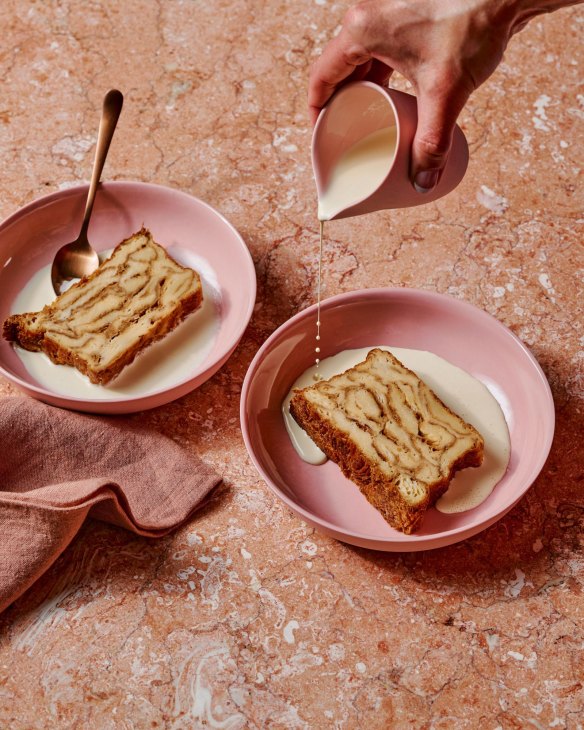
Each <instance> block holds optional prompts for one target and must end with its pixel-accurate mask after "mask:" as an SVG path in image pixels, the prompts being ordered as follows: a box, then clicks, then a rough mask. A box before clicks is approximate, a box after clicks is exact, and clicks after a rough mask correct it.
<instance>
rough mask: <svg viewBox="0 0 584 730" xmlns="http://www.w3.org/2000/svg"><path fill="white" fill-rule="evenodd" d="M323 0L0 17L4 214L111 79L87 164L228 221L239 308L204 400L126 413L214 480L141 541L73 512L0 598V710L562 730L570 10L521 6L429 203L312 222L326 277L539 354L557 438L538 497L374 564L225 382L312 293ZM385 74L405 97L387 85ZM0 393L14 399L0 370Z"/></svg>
mask: <svg viewBox="0 0 584 730" xmlns="http://www.w3.org/2000/svg"><path fill="white" fill-rule="evenodd" d="M343 11H344V5H343V4H341V3H332V2H327V1H326V0H317V1H316V2H312V1H309V0H298V1H297V2H294V3H284V2H270V3H258V2H252V1H251V0H247V1H246V0H221V1H220V2H215V3H207V4H202V3H195V2H186V1H182V2H181V1H180V0H176V1H175V2H152V1H150V0H128V2H126V3H116V2H113V1H111V0H109V1H105V2H91V3H81V2H80V1H79V0H63V1H60V2H57V1H56V0H52V1H49V2H45V3H41V2H34V1H33V0H22V1H20V0H19V1H18V2H17V1H16V0H4V2H3V3H2V6H1V7H0V21H1V24H2V30H3V32H2V39H1V41H0V70H1V75H2V79H3V87H2V99H1V101H0V169H2V178H1V180H0V189H1V195H0V217H2V218H4V217H6V216H7V215H9V214H10V213H12V212H13V211H14V210H15V209H17V208H18V207H20V206H21V205H23V204H25V203H27V202H29V201H30V200H32V199H34V198H35V197H38V196H39V195H41V194H44V193H46V192H50V191H52V190H57V189H59V188H60V187H65V186H68V185H74V184H79V183H81V182H84V181H86V180H87V178H88V176H89V171H90V167H91V160H92V155H93V142H94V136H95V127H96V120H97V117H98V109H99V107H100V104H101V98H102V96H103V93H104V92H105V90H106V89H107V88H110V87H112V86H118V87H119V88H121V89H122V90H123V91H124V93H125V97H126V105H125V109H124V111H123V114H122V118H121V120H120V124H119V129H118V132H117V134H116V138H115V140H114V143H113V145H112V149H111V152H110V157H109V160H108V163H107V167H106V175H107V176H108V177H109V178H110V179H135V180H144V181H149V182H155V183H159V184H163V185H170V186H173V187H177V188H179V189H181V190H185V191H186V192H190V193H192V194H194V195H197V196H199V197H201V198H203V199H204V200H206V201H208V202H209V203H210V204H211V205H213V206H215V207H216V208H217V209H218V210H219V211H220V212H221V213H223V214H224V215H225V216H227V217H228V218H229V219H230V220H231V221H232V223H233V224H234V225H235V226H236V227H237V228H238V230H239V231H240V232H241V233H242V235H243V236H244V238H245V240H246V241H247V243H248V245H249V248H250V251H251V253H252V255H253V258H254V261H255V264H256V270H257V274H258V284H259V287H258V300H257V305H256V309H255V313H254V316H253V318H252V322H251V324H250V327H249V328H248V330H247V332H246V335H245V336H244V339H243V340H242V343H241V345H240V346H239V348H238V349H237V351H236V353H235V354H234V356H233V357H232V359H230V361H229V362H228V363H227V364H226V365H225V366H224V368H223V369H222V370H221V371H220V372H219V373H217V375H215V376H214V377H213V378H212V379H211V380H210V381H209V382H207V383H206V384H205V385H204V386H203V387H201V388H200V389H199V390H197V391H195V392H193V393H191V394H189V395H187V396H185V397H183V398H182V399H180V400H179V401H176V402H174V403H171V404H169V405H167V406H164V407H162V408H159V409H157V410H154V411H150V412H146V413H143V414H139V415H136V416H135V418H136V420H139V421H140V422H142V423H144V424H146V425H150V426H151V427H152V428H154V429H157V430H160V431H162V432H165V433H168V434H170V435H171V436H172V437H173V438H174V439H175V440H176V441H178V442H179V443H180V444H182V445H184V447H185V448H187V449H192V450H194V451H195V452H197V453H198V454H200V455H201V456H202V457H203V458H204V459H206V460H208V461H209V462H211V463H213V464H214V465H215V466H216V467H217V469H218V470H219V471H220V472H221V473H222V474H223V475H224V477H225V483H224V486H223V487H222V488H221V490H220V491H219V493H218V494H217V495H216V496H215V498H214V499H213V501H212V502H211V504H210V505H209V506H208V507H207V508H206V509H205V511H204V512H203V513H201V514H199V515H198V516H197V517H196V518H195V519H194V520H193V521H192V523H190V524H189V525H188V526H186V527H185V528H183V529H181V530H180V531H179V532H177V533H176V534H174V535H172V536H170V537H168V538H165V539H163V540H159V541H148V540H143V539H138V538H135V537H133V536H131V535H130V534H128V533H126V532H124V531H122V530H119V529H115V528H113V527H108V526H106V525H103V524H100V523H97V522H89V523H87V524H86V525H85V527H84V529H83V530H82V532H81V534H80V535H79V537H78V539H77V540H76V541H75V542H74V544H72V545H71V547H70V548H69V549H68V550H67V551H66V552H65V553H64V554H63V555H62V556H61V558H60V559H59V561H58V562H57V563H56V564H55V565H54V567H53V568H52V569H51V570H50V571H49V572H48V573H47V574H46V575H45V576H44V578H43V579H41V580H40V581H39V582H38V583H37V584H36V585H35V586H34V587H33V588H32V589H31V590H30V591H29V592H28V593H27V594H26V595H25V596H23V597H22V598H21V599H20V600H19V601H18V602H17V603H16V604H15V605H13V606H12V607H11V608H10V609H8V610H7V611H6V612H5V613H4V614H3V615H2V616H1V617H0V624H1V633H0V727H3V728H100V729H101V728H145V727H152V728H154V727H159V728H162V727H164V728H166V727H168V728H199V727H218V728H248V727H249V728H264V727H265V728H368V729H369V728H388V727H389V728H394V727H395V728H402V727H403V728H420V729H422V728H424V729H429V728H432V729H444V730H449V729H450V728H475V727H476V728H492V730H495V729H496V728H503V729H504V730H508V729H511V728H538V729H540V728H566V729H568V730H577V729H578V728H582V727H583V726H584V689H583V683H584V656H583V653H584V650H583V646H584V633H583V630H582V625H583V624H582V620H583V617H584V616H583V613H584V600H583V598H582V586H583V581H584V564H583V550H582V548H583V538H582V535H583V534H584V533H583V528H584V497H583V495H582V484H583V482H582V456H581V448H580V442H581V433H582V424H583V416H582V351H581V338H582V329H581V324H582V305H581V301H580V300H579V298H578V295H579V294H581V288H582V285H581V278H580V277H581V270H582V263H583V256H582V247H581V244H582V232H583V231H582V208H583V195H582V183H581V170H580V168H581V165H582V141H583V137H584V133H583V125H582V119H583V116H584V100H583V97H582V94H581V86H579V82H580V79H581V75H582V44H581V28H582V11H581V10H580V9H578V8H574V9H569V10H564V11H560V12H558V13H556V14H554V15H552V16H549V17H545V18H542V19H540V20H536V21H534V22H533V23H532V24H531V26H530V27H529V28H528V29H527V30H526V31H525V32H524V33H522V34H521V36H519V37H517V38H516V39H515V40H514V41H513V42H512V44H511V46H510V48H509V49H508V52H507V54H506V56H505V60H504V62H503V64H502V65H501V66H500V67H499V69H498V70H497V72H496V74H495V75H494V76H493V77H492V79H491V80H490V81H489V82H487V84H486V85H485V86H484V87H482V88H481V89H480V90H479V92H478V93H477V94H476V95H475V96H474V97H473V98H472V100H471V102H470V104H469V105H468V107H467V108H466V110H465V111H464V112H463V114H462V117H461V120H460V121H461V125H462V126H463V129H464V130H465V133H466V135H467V137H468V140H469V143H470V150H471V159H470V165H469V170H468V173H467V176H466V178H465V180H464V181H463V183H462V184H461V186H460V187H459V188H458V189H457V190H456V191H455V192H454V193H453V194H451V195H450V196H449V197H447V198H445V199H443V200H440V201H438V202H436V203H432V204H430V205H428V206H424V207H421V208H417V209H411V210H402V211H396V212H393V213H390V212H387V213H379V214H375V215H372V216H370V217H367V218H359V219H353V220H346V221H339V222H337V223H335V224H334V227H333V224H331V226H330V238H329V239H328V241H327V245H326V249H325V258H324V260H325V280H324V286H325V288H324V294H325V296H331V295H333V294H337V293H340V292H343V291H350V290H352V289H359V288H364V287H374V286H387V285H391V286H400V285H403V286H414V287H419V288H425V289H430V290H434V291H439V292H445V293H449V294H451V295H454V296H455V297H459V298H461V299H465V300H467V301H470V302H472V303H473V304H476V305H478V306H479V307H481V308H483V309H485V310H486V311H488V312H490V313H491V314H494V315H495V316H496V317H498V318H499V319H500V320H501V321H502V322H504V323H505V324H506V325H507V326H509V327H510V328H511V329H512V330H513V331H514V332H515V333H516V334H517V335H518V336H519V337H520V338H521V339H522V340H523V341H524V342H525V343H526V344H527V345H528V346H529V347H530V348H531V349H532V351H533V353H534V354H535V356H536V357H537V358H538V360H539V362H540V363H541V365H542V367H543V368H544V370H545V372H546V374H547V376H548V378H549V380H550V383H551V386H552V390H553V394H554V399H555V403H556V415H557V430H556V438H555V441H554V445H553V447H552V452H551V454H550V457H549V460H548V462H547V464H546V466H545V468H544V470H543V472H542V474H541V476H540V478H539V479H538V480H537V482H536V483H535V485H534V487H533V488H532V489H531V490H530V492H529V493H528V494H527V496H526V497H525V498H524V499H523V500H522V501H521V502H520V503H519V504H518V505H517V507H516V508H515V509H514V510H513V511H512V512H511V513H509V514H508V515H507V516H506V517H505V518H504V519H502V520H501V521H500V522H498V523H497V524H496V525H494V526H493V527H491V528H490V529H489V530H487V531H486V532H484V533H482V534H480V535H478V536H476V537H474V538H472V539H470V540H468V541H466V542H464V543H461V544H459V545H455V546H452V547H449V548H445V549H441V550H437V551H432V552H426V553H420V554H410V555H408V554H398V555H385V554H381V553H376V552H368V551H365V550H361V549H357V548H351V547H348V546H346V545H343V544H341V543H338V542H335V541H333V540H331V539H329V538H326V537H323V536H321V535H319V534H318V533H316V532H314V531H313V530H312V529H311V528H308V527H307V526H306V525H305V524H303V523H302V522H301V521H299V520H298V519H297V518H296V517H294V516H293V515H292V514H291V513H290V512H289V511H288V510H287V509H286V508H285V507H284V506H283V505H282V504H281V503H279V502H278V501H276V499H275V498H274V497H273V496H272V494H271V493H270V492H269V491H268V489H267V488H266V486H265V484H264V483H263V482H262V480H261V479H260V477H259V476H258V474H257V472H256V471H255V470H254V468H253V466H252V464H251V462H250V460H249V458H248V456H247V454H246V451H245V448H244V445H243V441H242V438H241V434H240V431H239V420H238V406H239V394H240V390H241V383H242V380H243V377H244V374H245V371H246V369H247V366H248V364H249V362H250V361H251V359H252V357H253V355H254V354H255V352H256V351H257V349H258V347H259V345H260V344H261V343H262V342H263V341H264V340H265V338H266V337H267V336H268V335H269V334H270V333H271V332H272V331H273V330H274V329H275V328H276V327H277V326H278V325H279V324H281V323H282V322H283V321H285V320H286V319H288V318H289V317H290V316H291V315H292V314H294V313H295V312H297V311H299V310H300V309H302V308H303V307H305V306H307V305H309V304H311V303H312V302H313V301H314V299H315V294H316V274H317V250H318V245H317V244H318V240H317V234H318V228H317V224H316V201H315V195H314V183H313V180H312V176H311V169H310V154H309V152H310V136H311V133H310V129H309V125H308V119H307V114H306V108H305V97H306V78H307V69H308V65H309V63H310V61H311V59H312V58H314V57H315V55H316V54H317V53H318V52H319V49H320V48H322V46H323V44H324V43H325V41H326V39H327V38H328V37H330V35H331V34H332V32H333V30H334V28H335V26H336V25H337V23H338V22H339V20H340V18H341V17H342V14H343ZM399 86H400V88H406V86H405V84H404V83H403V82H400V83H399ZM0 392H1V393H2V395H3V396H6V397H10V396H11V395H14V394H15V390H14V389H13V388H12V386H11V385H10V384H9V383H7V382H6V381H2V382H1V383H0Z"/></svg>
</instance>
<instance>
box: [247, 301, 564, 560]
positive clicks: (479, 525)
mask: <svg viewBox="0 0 584 730" xmlns="http://www.w3.org/2000/svg"><path fill="white" fill-rule="evenodd" d="M391 296H398V297H399V296H401V297H404V298H405V299H408V298H422V299H423V300H426V301H440V302H442V303H447V302H449V303H455V304H456V305H457V306H460V307H461V308H462V309H463V310H466V311H467V312H473V313H474V314H475V315H476V314H477V313H478V314H479V316H481V317H483V318H484V319H485V320H487V321H489V322H490V323H491V324H495V325H496V326H498V327H499V328H500V329H501V331H502V332H503V333H504V334H505V335H506V336H507V337H508V338H510V339H511V341H512V342H513V344H514V346H516V347H519V349H520V350H521V352H522V354H523V355H524V356H526V357H527V359H528V361H529V362H530V364H531V366H532V367H533V368H534V371H535V374H536V375H537V377H538V378H539V380H540V382H541V386H542V391H543V393H544V394H545V400H546V403H547V408H548V411H549V414H548V415H549V418H548V419H546V424H547V426H546V432H545V437H546V438H545V444H544V447H543V448H542V449H541V450H540V451H539V452H538V454H537V456H536V458H535V459H534V462H533V465H532V466H531V468H530V471H529V474H528V475H527V477H526V479H525V485H524V486H523V487H522V489H521V490H520V492H519V494H518V493H517V492H514V493H513V495H512V496H511V495H510V496H509V497H508V498H507V499H506V500H505V501H504V502H503V504H502V505H501V506H500V507H499V508H498V509H497V510H496V511H495V512H494V513H493V514H490V515H488V516H487V517H484V516H483V517H481V518H478V519H475V520H473V521H471V522H470V523H467V524H465V525H460V526H458V527H454V528H452V529H450V530H446V531H444V532H439V533H435V534H429V535H428V534H426V535H416V534H415V533H414V534H412V535H401V533H400V541H401V540H404V541H405V540H407V543H405V542H404V545H403V546H402V548H401V550H403V551H407V550H408V547H407V544H408V543H409V544H410V545H411V546H412V548H415V547H416V546H421V545H423V547H421V548H420V547H419V548H418V549H430V548H431V547H432V543H434V542H438V543H440V544H438V545H436V546H435V547H440V546H442V545H446V544H451V543H453V542H457V541H458V540H462V539H465V538H466V537H470V536H472V535H473V534H476V533H477V532H480V531H481V530H482V529H485V528H486V527H488V526H490V525H492V524H493V523H494V522H496V521H497V520H498V519H500V518H501V517H503V516H504V515H505V514H506V513H507V512H508V511H509V510H510V509H512V507H513V506H514V505H515V504H516V503H517V502H518V501H519V500H520V499H521V498H522V497H523V496H524V495H525V493H526V492H527V491H528V490H529V488H530V487H531V486H532V484H533V482H534V481H535V479H536V478H537V476H538V475H539V473H540V472H541V470H542V469H543V467H544V465H545V462H546V460H547V457H548V455H549V452H550V450H551V447H552V442H553V437H554V432H555V407H554V400H553V396H552V392H551V388H550V385H549V382H548V380H547V378H546V376H545V373H544V372H543V369H542V367H541V365H540V364H539V363H538V361H537V360H536V358H535V356H534V355H533V353H532V352H531V351H530V350H529V348H528V347H527V346H526V345H525V344H524V343H523V342H522V341H521V340H520V339H519V338H518V337H517V336H516V335H515V334H514V333H513V332H512V331H511V330H510V329H509V328H508V327H507V326H506V325H505V324H503V323H502V322H501V321H500V320H498V319H497V318H496V317H494V316H493V315H492V314H489V312H486V311H485V310H484V309H481V308H480V307H477V306H475V305H474V304H471V303H470V302H467V301H466V300H463V299H457V298H456V297H453V296H452V295H450V294H443V293H440V292H435V291H431V290H427V289H417V288H410V287H376V288H371V289H358V290H354V291H350V292H344V293H341V294H337V295H335V296H332V297H329V298H328V299H325V300H323V301H322V302H321V313H322V312H323V311H326V309H330V308H331V307H334V306H336V305H338V304H343V303H344V304H346V303H350V302H351V301H363V300H365V299H375V298H387V297H391ZM316 311H317V305H316V304H312V305H310V306H309V307H307V308H306V309H303V310H301V311H300V312H297V313H296V314H295V315H294V316H293V317H291V318H290V319H288V320H287V321H286V322H284V323H283V324H282V325H280V326H279V327H278V328H277V329H276V330H275V331H274V332H272V334H271V335H270V336H269V337H268V339H267V340H266V341H265V342H264V343H263V345H262V346H261V347H260V349H259V350H258V352H257V353H256V355H255V357H254V358H253V360H252V361H251V363H250V365H249V368H248V370H247V372H246V375H245V379H244V382H243V387H242V391H241V401H240V423H241V432H242V435H243V440H244V442H245V446H246V449H247V452H248V454H249V456H250V458H251V460H252V462H253V464H254V466H255V467H256V469H257V471H258V472H259V474H260V476H261V477H262V479H264V481H265V482H266V484H267V485H268V486H269V487H270V489H271V490H272V491H273V492H274V493H275V494H276V496H278V497H279V498H280V499H281V500H282V501H283V502H284V503H285V504H286V505H288V507H289V508H290V509H292V510H293V511H294V512H296V513H298V514H300V515H301V516H302V517H303V518H304V519H305V520H307V521H308V522H309V523H311V524H314V525H319V526H320V527H322V528H323V530H325V531H327V530H328V531H329V532H333V533H336V534H338V535H343V536H344V537H346V538H347V539H346V542H349V543H351V542H352V540H351V538H353V539H356V540H359V541H361V543H363V542H364V543H370V544H371V543H375V544H388V545H391V544H395V543H396V542H397V541H396V539H395V538H392V537H384V536H381V535H379V536H377V535H371V534H367V533H360V532H355V531H353V530H347V529H346V528H344V527H341V526H339V525H336V524H335V523H333V522H330V521H329V520H326V519H324V518H322V517H320V516H318V515H316V514H314V513H313V512H310V511H309V510H307V509H306V508H304V507H302V506H301V505H299V504H298V503H297V502H295V501H294V500H293V499H291V498H290V497H289V496H288V495H287V494H285V493H284V492H283V491H282V490H281V489H280V488H279V487H278V485H277V484H275V483H274V482H273V481H272V480H271V479H270V477H269V476H268V475H267V473H265V471H264V469H263V467H262V466H261V464H260V459H259V457H258V456H257V455H256V454H255V451H254V449H253V448H252V444H251V434H250V431H251V428H250V426H249V424H248V413H247V401H248V397H249V391H250V388H251V385H252V381H253V378H254V376H255V374H256V373H257V371H258V368H259V366H260V365H261V363H262V361H263V359H264V358H265V357H266V355H267V354H268V352H269V351H270V349H271V348H272V347H273V346H274V345H275V344H276V343H277V342H278V341H279V340H280V339H281V337H282V336H283V335H284V334H285V333H286V332H287V331H288V330H289V329H291V328H292V327H294V326H295V325H296V324H297V323H298V322H301V321H302V320H303V319H307V318H308V317H311V316H312V315H314V314H316ZM455 364H456V363H455ZM459 367H460V366H459ZM512 452H513V443H511V453H512ZM298 458H300V457H298ZM452 538H455V539H452ZM445 541H447V542H445Z"/></svg>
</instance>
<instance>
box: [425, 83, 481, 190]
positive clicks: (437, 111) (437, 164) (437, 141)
mask: <svg viewBox="0 0 584 730" xmlns="http://www.w3.org/2000/svg"><path fill="white" fill-rule="evenodd" d="M468 97H469V92H467V91H466V90H465V89H464V88H462V87H460V86H458V87H457V86H453V85H449V84H447V83H443V84H442V85H441V87H440V86H435V85H434V86H430V87H429V88H428V87H426V88H424V86H422V87H419V88H418V127H417V130H416V136H415V138H414V142H413V145H412V169H411V176H412V180H413V183H414V187H415V188H416V190H417V191H418V192H419V193H427V192H429V191H430V190H432V189H433V188H434V187H436V185H437V183H438V180H439V179H440V175H441V173H442V170H443V169H444V166H445V164H446V160H447V159H448V153H449V151H450V144H451V142H452V132H453V131H454V125H455V123H456V120H457V118H458V115H459V114H460V111H461V110H462V108H463V106H464V105H465V104H466V102H467V100H468Z"/></svg>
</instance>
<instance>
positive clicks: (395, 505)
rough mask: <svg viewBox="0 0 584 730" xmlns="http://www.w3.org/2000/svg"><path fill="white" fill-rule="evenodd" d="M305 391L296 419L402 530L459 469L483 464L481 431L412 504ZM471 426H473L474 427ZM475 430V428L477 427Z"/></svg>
mask: <svg viewBox="0 0 584 730" xmlns="http://www.w3.org/2000/svg"><path fill="white" fill-rule="evenodd" d="M398 362H399V361H398ZM404 369H405V368H404ZM410 372H411V371H410ZM416 377H417V376H416ZM305 390H308V388H307V389H304V390H298V391H296V393H295V394H294V396H293V397H292V400H291V402H290V413H291V414H292V416H293V418H294V419H295V420H296V422H297V423H298V424H299V425H300V426H301V427H302V428H303V429H304V430H305V431H306V433H307V434H308V435H309V436H310V438H311V439H312V440H313V441H314V442H315V444H316V445H317V446H318V447H319V449H321V451H323V452H324V453H325V454H326V456H327V457H328V458H329V459H330V460H331V461H334V462H335V463H336V464H337V465H338V466H339V467H340V469H341V471H342V472H343V474H344V475H345V476H346V477H347V478H348V479H350V480H351V481H352V482H354V483H355V484H356V485H357V486H358V487H359V489H360V491H361V492H362V494H363V495H364V496H365V497H366V499H367V500H368V501H369V502H370V503H371V504H372V505H373V506H374V507H375V508H376V509H377V510H378V511H379V512H380V513H381V514H382V515H383V517H384V519H385V520H386V521H387V522H388V523H389V524H390V525H391V526H392V527H394V528H395V529H397V530H400V531H401V532H404V533H406V534H410V533H412V532H414V531H415V530H417V529H418V528H419V527H420V525H421V522H422V519H423V516H424V514H425V513H426V511H427V510H428V508H429V507H431V506H432V505H434V504H435V502H436V500H437V499H438V498H439V497H440V496H441V495H442V494H444V492H445V491H446V490H447V489H448V485H449V483H450V481H451V480H452V477H453V476H454V474H455V472H456V471H458V470H460V469H463V468H466V467H473V466H474V467H476V466H480V465H481V463H482V459H483V442H482V439H481V437H480V435H479V434H477V436H478V439H477V441H476V443H475V444H474V446H473V448H471V449H469V450H467V451H466V452H465V453H464V454H462V455H461V457H460V458H459V459H458V460H457V461H455V462H454V463H453V464H452V465H451V467H450V471H449V473H448V474H446V475H445V476H444V477H443V478H441V479H439V480H436V481H434V482H433V483H430V484H427V491H426V495H425V497H424V499H423V500H421V501H419V502H417V503H416V504H410V503H408V502H407V501H406V500H405V499H404V497H403V496H402V494H401V493H400V490H399V489H398V488H397V486H396V484H395V483H394V482H393V481H392V479H391V478H389V477H388V475H387V474H385V473H383V471H382V470H381V469H380V468H379V466H378V464H377V463H376V462H375V461H374V460H373V459H371V458H369V457H368V456H367V454H366V453H364V451H363V450H362V449H360V448H359V446H358V445H357V444H356V443H355V442H354V441H353V440H352V439H351V437H350V436H349V434H347V433H345V432H344V431H343V430H341V429H340V428H338V427H336V426H335V424H334V423H332V421H331V420H329V419H328V418H326V417H324V416H323V415H322V414H321V413H319V411H318V409H317V408H316V407H315V406H314V405H313V404H312V403H311V402H309V400H308V399H307V398H306V396H305ZM444 407H445V408H447V407H446V406H444ZM469 428H470V429H472V426H469ZM472 430H473V431H474V429H472Z"/></svg>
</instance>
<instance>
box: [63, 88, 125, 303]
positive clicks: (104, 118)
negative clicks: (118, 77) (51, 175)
mask: <svg viewBox="0 0 584 730" xmlns="http://www.w3.org/2000/svg"><path fill="white" fill-rule="evenodd" d="M123 103H124V97H123V95H122V93H121V92H120V91H118V90H117V89H112V90H111V91H108V92H107V94H106V95H105V97H104V99H103V110H102V113H101V121H100V123H99V132H98V135H97V147H96V149H95V160H94V163H93V172H92V174H91V184H90V186H89V192H88V194H87V203H86V204H85V214H84V216H83V223H82V224H81V231H80V233H79V236H78V237H77V239H76V240H75V241H73V242H72V243H67V244H65V245H64V246H62V247H61V248H60V249H59V250H58V251H57V254H56V256H55V258H54V260H53V265H52V267H51V281H52V283H53V289H54V290H55V294H57V295H59V294H60V293H61V287H62V286H63V282H65V281H70V280H71V279H80V278H81V277H82V276H88V275H89V274H91V272H92V271H95V269H97V267H98V266H99V258H98V256H97V253H96V252H95V251H94V250H93V248H92V247H91V244H90V243H89V241H88V239H87V229H88V228H89V219H90V218H91V211H92V210H93V202H94V200H95V192H96V190H97V185H98V183H99V179H100V177H101V173H102V170H103V166H104V164H105V158H106V157H107V153H108V150H109V146H110V143H111V141H112V137H113V136H114V130H115V128H116V124H117V123H118V118H119V116H120V112H121V111H122V104H123Z"/></svg>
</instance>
